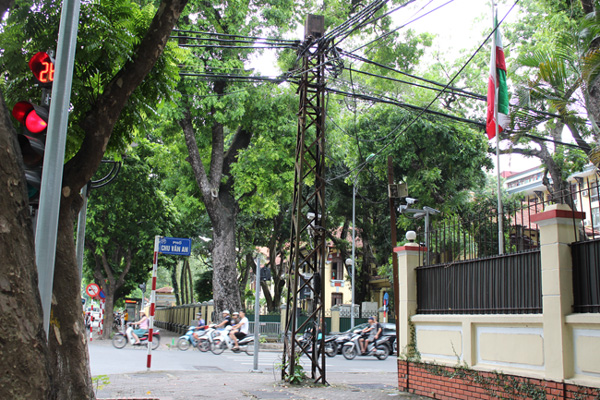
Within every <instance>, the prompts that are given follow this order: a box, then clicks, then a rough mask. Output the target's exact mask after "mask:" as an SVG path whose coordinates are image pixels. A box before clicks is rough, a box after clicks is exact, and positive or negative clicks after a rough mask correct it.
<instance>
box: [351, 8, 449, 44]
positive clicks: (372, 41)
mask: <svg viewBox="0 0 600 400" xmlns="http://www.w3.org/2000/svg"><path fill="white" fill-rule="evenodd" d="M453 1H454V0H449V1H447V2H446V3H444V4H442V5H440V6H438V7H436V8H434V9H433V10H430V11H428V12H426V13H425V14H423V15H421V16H419V17H417V18H414V19H412V20H410V21H408V22H407V23H405V24H404V25H401V26H399V27H397V28H396V29H393V30H391V31H389V32H387V33H384V34H383V35H381V36H379V37H377V38H375V39H373V40H371V41H370V42H368V43H366V44H363V45H362V46H360V47H357V48H356V49H354V50H352V51H350V53H354V52H355V51H358V50H360V49H362V48H365V47H367V46H369V45H370V44H372V43H375V42H377V41H379V40H381V39H384V38H386V37H388V36H390V35H391V34H392V33H394V32H397V31H399V30H400V29H402V28H404V27H406V26H407V25H410V24H412V23H413V22H415V21H418V20H420V19H421V18H423V17H425V16H426V15H429V14H431V13H432V12H434V11H437V10H439V9H440V8H442V7H444V6H447V5H448V4H450V3H452V2H453ZM430 3H431V2H430Z"/></svg>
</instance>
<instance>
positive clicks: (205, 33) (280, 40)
mask: <svg viewBox="0 0 600 400" xmlns="http://www.w3.org/2000/svg"><path fill="white" fill-rule="evenodd" d="M173 32H181V33H193V34H198V35H209V36H223V37H235V38H242V39H255V40H272V41H278V42H290V43H298V44H299V43H300V40H297V39H295V40H293V39H278V38H263V37H259V36H245V35H234V34H230V33H217V32H205V31H193V30H182V29H173ZM185 37H187V36H185Z"/></svg>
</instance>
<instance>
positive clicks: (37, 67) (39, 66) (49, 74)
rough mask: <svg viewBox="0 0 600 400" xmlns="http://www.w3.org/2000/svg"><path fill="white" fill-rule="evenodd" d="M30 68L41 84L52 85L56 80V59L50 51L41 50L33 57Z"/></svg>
mask: <svg viewBox="0 0 600 400" xmlns="http://www.w3.org/2000/svg"><path fill="white" fill-rule="evenodd" d="M29 69H30V70H31V72H33V77H34V78H35V80H36V81H37V83H38V84H40V85H41V86H51V85H52V82H54V60H53V59H52V57H50V55H48V53H46V52H43V51H40V52H39V53H36V54H35V55H34V56H33V57H31V59H30V60H29Z"/></svg>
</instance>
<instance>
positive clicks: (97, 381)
mask: <svg viewBox="0 0 600 400" xmlns="http://www.w3.org/2000/svg"><path fill="white" fill-rule="evenodd" d="M92 385H93V386H94V388H95V393H96V395H97V394H98V390H101V389H102V388H104V386H106V385H110V378H109V377H108V375H96V376H92Z"/></svg>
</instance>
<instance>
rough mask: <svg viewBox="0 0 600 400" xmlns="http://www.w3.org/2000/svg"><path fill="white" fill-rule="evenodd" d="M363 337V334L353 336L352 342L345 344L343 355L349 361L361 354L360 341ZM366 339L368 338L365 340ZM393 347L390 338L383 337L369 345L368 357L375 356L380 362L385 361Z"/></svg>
mask: <svg viewBox="0 0 600 400" xmlns="http://www.w3.org/2000/svg"><path fill="white" fill-rule="evenodd" d="M361 337H362V335H361V334H359V333H355V334H353V336H352V338H351V339H350V341H348V342H346V343H344V347H342V355H343V356H344V358H346V359H347V360H353V359H354V358H355V357H356V356H357V355H359V353H360V345H359V342H358V340H359V339H360V338H361ZM365 339H366V338H365ZM391 347H392V345H391V343H390V337H389V336H382V337H380V338H379V339H377V340H376V341H375V343H369V345H368V346H367V353H366V355H373V356H375V357H377V358H378V359H379V360H385V359H386V358H388V356H389V355H390V349H391Z"/></svg>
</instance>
